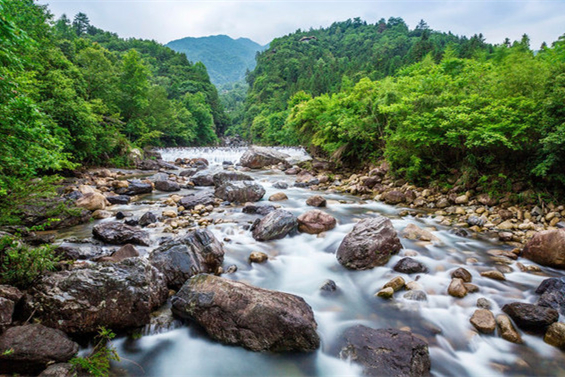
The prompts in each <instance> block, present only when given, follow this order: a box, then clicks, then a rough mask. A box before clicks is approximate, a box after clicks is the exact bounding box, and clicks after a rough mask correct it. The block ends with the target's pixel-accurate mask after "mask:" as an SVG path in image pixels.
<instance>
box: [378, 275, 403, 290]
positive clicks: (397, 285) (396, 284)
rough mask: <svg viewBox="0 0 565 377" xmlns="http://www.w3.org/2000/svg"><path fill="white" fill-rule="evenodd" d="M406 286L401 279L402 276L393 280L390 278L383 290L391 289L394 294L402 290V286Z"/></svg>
mask: <svg viewBox="0 0 565 377" xmlns="http://www.w3.org/2000/svg"><path fill="white" fill-rule="evenodd" d="M405 285H406V282H405V281H404V279H403V278H402V276H396V277H394V278H392V279H391V280H390V281H389V282H387V283H386V284H385V285H384V286H383V288H389V287H390V288H392V289H393V290H394V291H395V292H398V291H399V290H401V289H402V288H404V286H405Z"/></svg>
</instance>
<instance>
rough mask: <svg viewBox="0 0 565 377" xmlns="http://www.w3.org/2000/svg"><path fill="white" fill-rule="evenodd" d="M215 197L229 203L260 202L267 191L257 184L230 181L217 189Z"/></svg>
mask: <svg viewBox="0 0 565 377" xmlns="http://www.w3.org/2000/svg"><path fill="white" fill-rule="evenodd" d="M214 195H216V196H217V197H218V198H220V199H223V200H227V201H228V202H235V203H246V202H258V201H259V200H261V198H262V197H263V196H264V195H265V189H264V188H263V186H261V185H260V184H258V183H255V182H250V181H228V182H226V183H223V184H222V185H221V186H218V187H216V191H215V192H214Z"/></svg>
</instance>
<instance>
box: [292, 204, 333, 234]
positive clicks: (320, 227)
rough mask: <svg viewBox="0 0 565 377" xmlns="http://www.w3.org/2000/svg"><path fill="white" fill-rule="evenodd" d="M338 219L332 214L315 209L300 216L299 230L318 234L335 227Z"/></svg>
mask: <svg viewBox="0 0 565 377" xmlns="http://www.w3.org/2000/svg"><path fill="white" fill-rule="evenodd" d="M336 224H337V220H336V219H335V217H333V216H332V215H330V214H327V213H325V212H322V211H319V210H317V209H313V210H311V211H308V212H306V213H303V214H302V215H300V216H298V230H299V231H301V232H302V233H308V234H318V233H322V232H325V231H328V230H330V229H333V228H335V226H336Z"/></svg>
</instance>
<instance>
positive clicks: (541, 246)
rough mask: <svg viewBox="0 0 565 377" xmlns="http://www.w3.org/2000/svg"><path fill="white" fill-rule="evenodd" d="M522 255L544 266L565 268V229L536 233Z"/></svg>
mask: <svg viewBox="0 0 565 377" xmlns="http://www.w3.org/2000/svg"><path fill="white" fill-rule="evenodd" d="M522 256H523V257H524V258H527V259H529V260H531V261H533V262H536V263H539V264H541V265H544V266H549V267H555V268H561V269H563V268H565V229H556V230H545V231H543V232H539V233H536V234H535V235H534V236H533V237H532V239H531V240H530V241H529V242H528V243H527V244H526V246H525V247H524V250H523V251H522Z"/></svg>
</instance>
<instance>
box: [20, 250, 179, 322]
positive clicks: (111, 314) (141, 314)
mask: <svg viewBox="0 0 565 377" xmlns="http://www.w3.org/2000/svg"><path fill="white" fill-rule="evenodd" d="M167 296H168V290H167V284H166V281H165V277H164V276H163V274H161V273H160V272H159V271H158V270H157V269H156V268H155V267H153V266H151V264H149V262H148V261H146V260H144V259H141V258H129V259H125V260H123V261H121V262H119V263H98V264H88V265H85V266H83V267H79V268H74V269H72V270H70V271H60V272H57V273H52V274H48V275H45V276H43V277H42V278H41V280H39V282H37V283H36V284H35V285H34V286H33V287H32V288H31V289H30V290H29V291H28V294H27V296H26V302H25V308H26V311H27V312H29V313H35V314H34V316H35V317H36V318H38V319H39V320H41V323H43V324H44V325H46V326H50V327H53V328H57V329H60V330H63V331H65V332H67V333H93V332H96V331H98V328H99V327H100V326H105V327H108V328H112V329H124V328H131V327H139V326H143V325H145V324H147V323H149V321H150V319H151V312H152V311H153V310H154V309H156V308H158V307H159V306H161V305H162V304H163V303H164V302H165V301H166V300H167Z"/></svg>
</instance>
